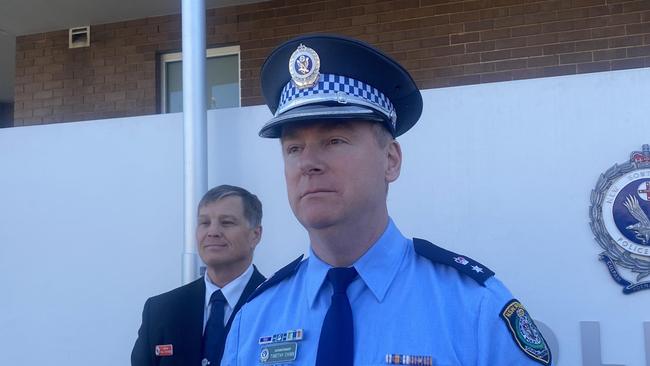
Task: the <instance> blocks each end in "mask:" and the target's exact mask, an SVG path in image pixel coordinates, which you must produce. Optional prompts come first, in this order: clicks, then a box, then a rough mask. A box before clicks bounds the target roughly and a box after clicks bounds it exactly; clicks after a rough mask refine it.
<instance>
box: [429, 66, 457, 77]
mask: <svg viewBox="0 0 650 366" xmlns="http://www.w3.org/2000/svg"><path fill="white" fill-rule="evenodd" d="M433 71H434V75H435V76H436V77H441V76H458V75H462V74H463V66H451V67H442V68H438V69H434V70H433Z"/></svg>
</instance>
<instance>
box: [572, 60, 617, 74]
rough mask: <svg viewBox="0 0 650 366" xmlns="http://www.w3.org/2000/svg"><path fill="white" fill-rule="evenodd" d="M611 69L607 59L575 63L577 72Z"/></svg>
mask: <svg viewBox="0 0 650 366" xmlns="http://www.w3.org/2000/svg"><path fill="white" fill-rule="evenodd" d="M611 69H612V66H611V63H610V62H609V61H599V62H589V63H585V64H578V65H577V73H578V74H582V73H588V72H598V71H609V70H611Z"/></svg>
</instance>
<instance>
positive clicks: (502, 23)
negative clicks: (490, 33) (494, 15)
mask: <svg viewBox="0 0 650 366" xmlns="http://www.w3.org/2000/svg"><path fill="white" fill-rule="evenodd" d="M524 22H525V21H524V16H523V15H515V16H510V17H505V18H498V19H495V20H494V28H503V27H513V26H516V25H524Z"/></svg>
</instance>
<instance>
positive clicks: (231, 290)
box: [203, 264, 253, 309]
mask: <svg viewBox="0 0 650 366" xmlns="http://www.w3.org/2000/svg"><path fill="white" fill-rule="evenodd" d="M252 276H253V265H252V264H251V265H250V266H248V268H247V269H246V271H244V273H242V274H241V275H240V276H239V277H237V278H235V279H234V280H232V281H230V282H229V283H228V284H227V285H225V286H224V287H223V288H220V287H219V286H217V285H215V284H214V283H213V282H212V280H211V279H210V276H208V273H207V272H206V273H205V275H204V276H203V280H204V281H205V306H206V307H207V306H208V304H210V297H211V296H212V293H214V292H215V291H218V290H221V293H223V296H224V297H225V298H226V301H227V302H228V306H230V308H232V309H234V308H235V305H237V301H239V298H240V297H241V294H242V293H243V292H244V289H245V288H246V284H248V281H249V280H250V279H251V277H252Z"/></svg>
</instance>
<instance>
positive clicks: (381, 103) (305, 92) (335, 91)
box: [275, 74, 397, 128]
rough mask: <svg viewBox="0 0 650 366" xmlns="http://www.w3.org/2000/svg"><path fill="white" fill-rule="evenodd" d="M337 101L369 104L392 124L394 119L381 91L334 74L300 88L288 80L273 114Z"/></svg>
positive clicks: (386, 98)
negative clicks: (310, 85)
mask: <svg viewBox="0 0 650 366" xmlns="http://www.w3.org/2000/svg"><path fill="white" fill-rule="evenodd" d="M323 102H338V103H341V104H347V103H350V104H359V105H363V106H366V107H370V108H372V109H373V110H376V111H378V112H380V113H381V114H383V115H385V116H386V118H387V119H388V120H389V121H390V122H391V123H392V124H393V128H395V121H396V120H397V117H396V114H395V108H394V107H393V104H392V103H391V102H390V100H389V99H388V97H386V96H385V95H384V94H383V93H382V92H380V91H379V90H377V89H376V88H374V87H372V86H371V85H368V84H365V83H363V82H361V81H359V80H356V79H353V78H350V77H347V76H340V75H334V74H321V75H320V77H319V78H318V82H317V83H316V85H314V86H313V87H311V88H303V89H299V88H298V87H297V86H295V85H294V83H293V82H291V81H289V82H288V83H287V85H285V87H284V88H283V89H282V94H281V95H280V104H279V105H278V109H277V110H276V112H275V116H276V117H277V116H279V115H280V114H282V113H284V112H286V111H288V110H290V109H293V108H296V107H300V106H304V105H309V104H316V103H323Z"/></svg>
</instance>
